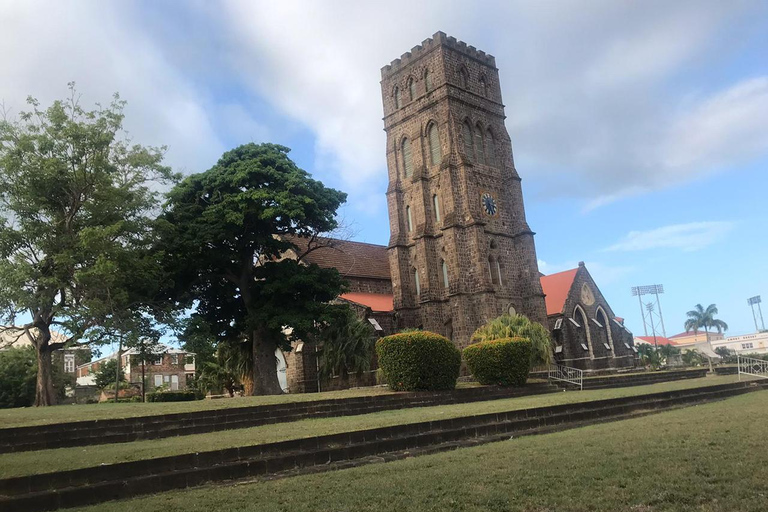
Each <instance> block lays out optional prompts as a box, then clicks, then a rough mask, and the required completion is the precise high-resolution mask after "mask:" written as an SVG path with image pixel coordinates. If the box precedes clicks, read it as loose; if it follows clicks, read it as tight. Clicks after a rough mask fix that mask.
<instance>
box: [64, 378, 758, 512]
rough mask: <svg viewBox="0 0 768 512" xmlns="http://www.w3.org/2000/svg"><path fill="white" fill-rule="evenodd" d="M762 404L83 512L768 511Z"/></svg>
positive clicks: (703, 408)
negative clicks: (107, 511) (106, 511)
mask: <svg viewBox="0 0 768 512" xmlns="http://www.w3.org/2000/svg"><path fill="white" fill-rule="evenodd" d="M767 424H768V393H766V392H764V391H761V392H756V393H750V394H748V395H743V396H739V397H735V398H730V399H728V400H725V401H721V402H715V403H710V404H706V405H700V406H695V407H688V408H684V409H678V410H674V411H668V412H664V413H660V414H654V415H650V416H645V417H642V418H633V419H629V420H624V421H618V422H613V423H605V424H601V425H595V426H590V427H584V428H579V429H574V430H567V431H564V432H559V433H554V434H548V435H542V436H532V437H522V438H519V439H514V440H509V441H504V442H501V443H493V444H489V445H484V446H479V447H475V448H463V449H460V450H456V451H453V452H446V453H439V454H435V455H429V456H424V457H418V458H413V459H407V460H402V461H396V462H390V463H386V464H374V465H369V466H363V467H360V468H355V469H349V470H344V471H336V472H329V473H321V474H315V475H305V476H299V477H294V478H287V479H282V480H273V481H266V482H256V483H250V484H241V485H228V486H208V487H203V488H198V489H192V490H187V491H172V492H168V493H164V494H159V495H155V496H148V497H143V498H137V499H134V500H129V501H124V502H113V503H107V504H100V505H96V506H93V507H89V508H83V509H76V510H78V511H80V512H86V511H87V512H102V511H104V510H109V511H110V512H133V511H135V510H141V511H142V512H195V511H200V512H210V511H212V510H226V511H229V512H245V511H252V512H256V511H259V512H273V511H275V512H277V511H286V512H288V511H290V512H306V511H350V512H351V511H355V512H366V511H376V512H379V511H385V512H389V511H392V512H395V511H396V512H409V511H414V512H415V511H419V512H422V511H457V512H459V511H460V512H480V511H493V512H512V511H535V512H545V511H551V512H554V511H557V512H587V511H610V512H614V511H635V512H650V511H654V512H656V511H707V512H720V511H743V512H763V511H765V510H768V465H766V464H765V454H766V453H768V438H766V436H765V428H766V425H767Z"/></svg>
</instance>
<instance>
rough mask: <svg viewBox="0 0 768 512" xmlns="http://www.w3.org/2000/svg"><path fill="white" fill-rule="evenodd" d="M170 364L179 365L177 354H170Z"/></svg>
mask: <svg viewBox="0 0 768 512" xmlns="http://www.w3.org/2000/svg"><path fill="white" fill-rule="evenodd" d="M171 364H179V354H171Z"/></svg>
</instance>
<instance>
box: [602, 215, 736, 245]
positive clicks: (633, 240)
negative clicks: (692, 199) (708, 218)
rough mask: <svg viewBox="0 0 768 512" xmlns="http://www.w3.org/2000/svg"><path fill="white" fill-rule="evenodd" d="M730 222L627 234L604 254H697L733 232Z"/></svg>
mask: <svg viewBox="0 0 768 512" xmlns="http://www.w3.org/2000/svg"><path fill="white" fill-rule="evenodd" d="M733 226H734V225H733V223H732V222H722V221H721V222H691V223H688V224H673V225H670V226H664V227H660V228H656V229H651V230H648V231H630V232H629V233H627V235H626V236H624V238H622V239H621V240H619V241H618V242H616V243H615V244H613V245H611V246H610V247H608V248H606V250H607V251H643V250H648V249H680V250H683V251H688V252H690V251H698V250H700V249H704V248H705V247H708V246H710V245H712V244H714V243H716V242H719V241H720V240H722V239H723V238H724V237H725V235H727V234H728V232H729V231H731V229H733Z"/></svg>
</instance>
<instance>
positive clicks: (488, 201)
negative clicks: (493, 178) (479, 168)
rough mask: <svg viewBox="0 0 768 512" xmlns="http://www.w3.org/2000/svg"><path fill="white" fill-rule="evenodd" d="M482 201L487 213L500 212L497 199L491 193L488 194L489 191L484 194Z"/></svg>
mask: <svg viewBox="0 0 768 512" xmlns="http://www.w3.org/2000/svg"><path fill="white" fill-rule="evenodd" d="M481 201H482V204H483V210H484V211H485V213H487V214H488V215H491V216H493V215H496V212H498V210H499V208H498V207H497V206H496V200H495V199H494V198H493V196H492V195H491V194H488V193H487V192H486V193H485V194H483V197H482V198H481Z"/></svg>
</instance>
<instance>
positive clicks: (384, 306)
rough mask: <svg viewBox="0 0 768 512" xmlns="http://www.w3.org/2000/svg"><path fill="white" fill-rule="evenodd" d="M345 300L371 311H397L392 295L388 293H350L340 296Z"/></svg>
mask: <svg viewBox="0 0 768 512" xmlns="http://www.w3.org/2000/svg"><path fill="white" fill-rule="evenodd" d="M340 297H341V298H342V299H344V300H348V301H349V302H354V303H356V304H360V305H362V306H366V307H369V308H371V311H380V312H387V311H392V310H394V309H395V305H394V302H393V297H392V295H389V294H387V293H360V292H349V293H344V294H342V295H341V296H340Z"/></svg>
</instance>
